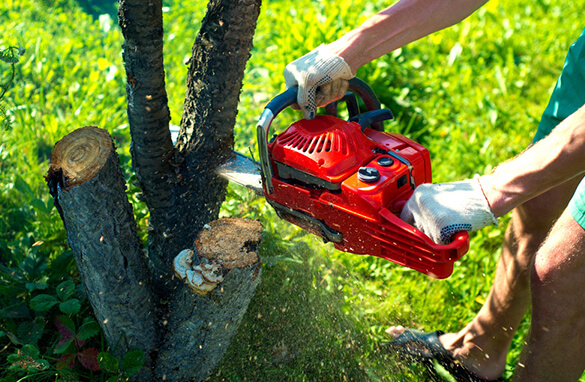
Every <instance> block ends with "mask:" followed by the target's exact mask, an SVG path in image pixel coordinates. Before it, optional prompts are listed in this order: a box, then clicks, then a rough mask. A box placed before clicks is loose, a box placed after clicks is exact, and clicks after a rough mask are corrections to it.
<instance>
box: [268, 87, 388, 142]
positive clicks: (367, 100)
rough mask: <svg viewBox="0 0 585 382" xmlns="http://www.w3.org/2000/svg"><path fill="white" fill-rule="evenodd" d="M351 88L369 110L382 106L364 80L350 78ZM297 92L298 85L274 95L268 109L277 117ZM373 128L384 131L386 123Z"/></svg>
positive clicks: (375, 124) (294, 97)
mask: <svg viewBox="0 0 585 382" xmlns="http://www.w3.org/2000/svg"><path fill="white" fill-rule="evenodd" d="M349 90H350V91H352V92H353V93H355V94H357V95H358V96H359V97H360V98H361V100H362V101H363V102H364V105H365V106H366V109H368V111H372V110H378V109H380V108H381V107H382V106H381V104H380V101H379V100H378V97H377V96H376V94H375V93H374V91H373V90H372V89H371V88H370V87H369V86H368V84H366V83H365V82H364V81H363V80H361V79H359V78H357V77H354V78H352V79H351V80H349ZM297 94H298V86H293V87H290V88H288V89H287V90H286V91H285V92H284V93H281V94H279V95H277V96H276V97H274V99H273V100H272V101H270V102H269V103H268V105H266V109H268V110H270V111H271V112H272V115H273V117H276V115H277V114H278V113H280V112H281V111H283V110H284V109H286V108H287V107H289V106H291V105H294V104H295V103H296V102H297ZM372 128H373V129H374V130H378V131H384V125H383V123H382V122H381V121H378V122H374V123H372Z"/></svg>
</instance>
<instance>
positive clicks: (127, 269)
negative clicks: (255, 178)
mask: <svg viewBox="0 0 585 382" xmlns="http://www.w3.org/2000/svg"><path fill="white" fill-rule="evenodd" d="M260 3H261V1H260V0H239V1H232V0H210V1H209V4H208V10H207V15H206V17H205V19H204V20H203V22H202V27H201V30H200V32H199V34H198V36H197V39H196V41H195V43H194V45H193V53H192V57H191V61H190V63H191V65H190V68H189V74H188V78H187V94H186V100H185V107H184V110H183V116H182V120H181V131H180V134H179V141H178V143H177V146H176V148H173V145H172V142H171V137H170V132H169V128H168V123H169V120H170V113H169V110H168V106H167V95H166V91H165V84H164V67H163V53H162V52H163V45H162V41H163V40H162V36H163V27H162V26H163V24H162V0H149V1H144V0H120V5H119V23H120V26H121V28H122V32H123V35H124V39H125V42H124V45H123V58H124V64H125V68H126V75H127V84H126V93H127V102H128V121H129V124H130V132H131V135H132V144H131V154H132V163H133V168H134V171H135V172H136V175H137V178H138V180H139V185H140V187H141V189H142V191H143V194H144V196H145V200H146V204H147V206H148V209H149V211H150V220H149V239H148V240H149V242H148V250H147V251H146V257H145V256H144V254H143V252H142V249H141V247H140V241H139V239H138V236H137V235H136V225H135V222H134V219H133V215H132V208H131V206H130V204H129V203H128V200H127V198H126V195H125V183H124V178H123V176H122V172H121V170H120V168H119V164H118V161H117V155H116V153H115V149H114V145H113V143H112V141H111V138H110V137H109V135H108V134H107V132H105V131H104V130H100V129H97V128H83V129H80V130H78V131H75V132H74V133H71V134H70V135H68V136H67V137H65V138H64V139H63V140H61V141H60V142H59V143H58V144H57V145H56V147H55V151H54V153H53V155H54V157H53V158H52V164H51V168H50V170H49V175H48V176H47V181H48V183H49V187H50V190H51V194H52V195H53V197H54V200H55V204H56V205H57V208H58V210H59V213H60V214H61V217H62V219H63V222H64V224H65V228H66V229H67V236H68V242H69V243H70V245H71V248H72V249H73V252H74V253H75V256H76V259H77V263H78V266H79V268H80V273H81V277H82V281H83V283H84V286H85V288H86V290H87V294H88V298H89V300H90V302H91V304H92V307H93V309H94V313H95V315H96V317H97V318H98V321H99V322H100V324H101V325H102V328H103V330H104V333H105V335H106V340H107V341H108V345H109V346H110V347H112V348H114V347H115V348H116V354H117V355H118V357H121V356H122V355H123V353H124V352H125V350H127V349H129V348H132V347H136V348H140V349H142V350H143V351H144V352H145V356H146V365H145V366H146V367H145V368H144V369H143V370H142V371H141V374H140V375H139V376H138V377H137V378H136V379H137V380H139V381H141V382H149V381H151V380H154V378H155V377H153V375H156V380H159V379H163V378H164V379H165V380H168V381H188V380H202V379H204V378H206V376H208V375H209V374H210V373H211V371H212V370H213V368H214V367H215V366H216V365H217V363H218V362H219V360H220V359H221V357H222V356H223V354H224V352H225V349H226V348H227V346H228V345H229V343H230V341H231V339H232V337H233V335H234V334H235V332H236V329H237V327H238V325H239V323H240V320H241V318H242V316H243V314H244V312H245V310H246V308H247V306H248V303H249V302H250V300H251V298H252V296H253V295H254V293H255V289H256V286H257V285H258V283H259V281H260V277H259V276H260V263H259V260H258V257H257V255H255V256H251V255H250V254H251V252H254V251H253V250H251V249H250V248H251V247H254V246H256V245H257V244H258V242H259V240H260V238H259V232H260V231H261V229H260V228H258V226H256V228H255V229H250V230H249V231H246V230H242V229H239V230H236V231H234V232H232V234H231V235H232V236H233V237H232V240H231V241H232V242H233V243H235V244H237V245H236V247H238V246H239V249H237V248H232V249H231V250H230V251H232V252H230V251H227V252H222V255H221V256H219V255H218V254H217V253H214V251H206V250H203V251H201V248H198V249H197V251H196V252H197V253H195V248H193V243H194V241H195V238H196V237H197V236H198V234H199V232H201V230H202V228H203V227H204V225H205V224H206V223H208V222H210V221H214V220H215V219H217V216H218V213H219V208H220V205H221V203H222V202H223V200H224V197H225V188H226V185H227V183H226V182H225V181H223V180H221V179H219V177H217V176H216V175H215V172H214V169H215V167H216V166H217V165H219V164H220V163H221V162H222V161H223V159H225V158H227V157H228V156H229V155H230V153H231V150H232V147H233V141H234V137H233V127H234V125H235V118H236V114H237V104H238V100H239V92H240V89H241V86H242V79H243V76H244V69H245V65H246V62H247V60H248V59H249V57H250V51H251V49H252V38H253V34H254V30H255V28H256V20H257V18H258V15H259V12H260ZM78 141H85V142H86V143H84V144H82V143H81V142H78ZM96 141H97V142H100V143H99V145H98V147H99V149H97V151H96V149H95V148H92V147H93V145H94V143H95V142H96ZM84 145H87V146H88V147H89V148H92V149H91V150H89V149H86V148H80V147H85V146H84ZM67 147H72V148H67ZM64 153H67V155H65V154H64ZM88 153H91V155H90V158H91V159H86V160H85V162H84V163H86V164H87V165H83V166H82V165H81V164H78V163H77V162H79V159H80V157H83V156H85V155H87V154H88ZM67 158H68V159H67ZM79 163H81V162H79ZM81 170H83V171H81ZM237 221H238V220H237V219H236V220H234V221H233V222H231V223H230V224H232V226H234V227H238V224H239V223H236V222H237ZM215 224H219V226H221V227H224V224H226V221H225V220H222V221H221V223H210V225H209V226H210V227H214V226H215ZM248 224H250V223H248ZM232 228H233V227H232ZM224 229H227V228H225V227H224ZM207 231H209V230H204V232H203V233H202V236H205V233H206V232H207ZM212 231H213V230H212ZM253 232H255V234H254V233H253ZM252 236H254V237H255V239H254V240H252V239H251V237H252ZM236 238H238V240H236ZM198 243H200V244H201V243H205V239H202V240H199V241H198ZM210 246H211V247H213V245H210ZM208 247H209V245H208ZM185 249H187V250H191V251H193V258H192V260H191V262H190V266H192V267H193V269H190V270H188V272H187V271H185V276H186V275H187V273H188V274H189V275H190V276H189V277H191V278H192V280H191V281H194V282H195V284H197V282H198V280H200V279H201V277H203V276H194V275H195V273H197V272H199V270H202V272H204V273H205V272H207V273H208V274H207V276H208V277H209V278H210V279H214V280H215V279H217V278H218V277H219V278H221V281H218V283H217V284H218V286H217V288H216V289H214V290H212V291H209V292H208V293H207V294H206V295H202V294H199V292H201V291H200V290H199V289H198V288H194V289H193V288H190V287H188V286H186V285H185V284H183V283H181V282H180V277H175V276H173V267H172V264H173V258H174V257H175V256H176V255H177V254H179V253H180V252H181V253H184V252H182V251H183V250H185ZM234 251H235V252H234ZM210 253H211V254H210ZM206 256H207V257H206ZM225 256H227V257H225ZM250 257H253V258H254V259H255V260H254V261H252V262H250V261H248V262H245V264H244V263H241V262H239V263H238V262H236V263H237V264H235V265H234V264H231V262H230V261H228V259H231V258H234V259H236V260H237V259H240V258H248V259H249V258H250ZM240 260H241V259H240ZM229 264H231V265H229ZM212 271H213V272H212ZM209 272H211V273H212V274H211V273H209ZM216 273H217V274H216ZM181 275H183V274H182V273H181ZM220 276H221V277H220ZM198 277H199V278H198ZM201 280H202V279H201ZM216 281H217V280H216ZM212 284H213V283H212ZM202 285H203V284H202ZM211 287H212V286H211V285H208V284H207V283H206V284H205V285H204V286H203V288H204V289H205V290H207V289H209V288H211Z"/></svg>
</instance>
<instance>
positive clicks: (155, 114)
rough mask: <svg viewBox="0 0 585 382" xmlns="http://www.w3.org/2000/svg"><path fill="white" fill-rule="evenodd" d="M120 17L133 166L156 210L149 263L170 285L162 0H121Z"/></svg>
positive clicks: (170, 182) (169, 151)
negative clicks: (163, 254) (146, 0)
mask: <svg viewBox="0 0 585 382" xmlns="http://www.w3.org/2000/svg"><path fill="white" fill-rule="evenodd" d="M118 17H119V24H120V27H121V28H122V33H123V35H124V45H123V59H124V67H125V69H126V79H127V82H126V99H127V103H128V107H127V111H128V124H129V125H130V134H131V136H132V145H131V147H130V153H131V155H132V167H133V169H134V171H135V173H136V177H137V178H138V183H139V186H140V188H141V189H142V193H143V196H144V199H145V201H146V205H147V206H148V209H149V211H150V219H149V229H150V234H149V237H148V240H149V251H148V252H147V255H148V258H149V262H148V265H149V269H150V271H151V275H152V276H151V277H152V278H153V279H154V280H163V281H164V282H163V284H166V283H167V282H169V280H170V277H169V276H170V275H172V273H171V269H170V267H169V264H168V263H167V262H165V261H164V260H165V259H164V257H162V256H161V255H160V253H162V252H164V251H163V250H162V249H163V248H167V247H168V246H169V243H168V241H169V240H170V238H172V237H173V235H172V231H173V229H174V226H175V225H176V220H177V218H178V217H177V216H176V214H177V211H176V209H175V207H174V206H175V193H174V183H175V182H176V174H175V173H174V171H173V166H172V157H173V143H172V141H171V134H170V131H169V121H170V111H169V109H168V100H167V93H166V89H165V72H164V66H163V19H162V0H151V1H148V2H145V1H143V0H120V2H119V7H118ZM150 248H151V249H150ZM171 252H173V253H177V249H176V248H175V251H173V250H171ZM169 289H170V287H169ZM165 292H168V290H166V291H165ZM163 294H164V293H163Z"/></svg>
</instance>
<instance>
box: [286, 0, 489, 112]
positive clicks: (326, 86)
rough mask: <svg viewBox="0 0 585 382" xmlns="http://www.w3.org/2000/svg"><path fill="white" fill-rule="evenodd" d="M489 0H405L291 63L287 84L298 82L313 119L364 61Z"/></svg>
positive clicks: (302, 102)
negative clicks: (320, 107)
mask: <svg viewBox="0 0 585 382" xmlns="http://www.w3.org/2000/svg"><path fill="white" fill-rule="evenodd" d="M486 1H487V0H401V1H400V2H398V3H396V4H394V5H392V6H390V7H388V8H386V9H385V10H383V11H382V12H380V13H378V14H377V15H375V16H373V17H372V18H370V19H369V20H367V21H366V22H364V23H363V24H362V25H360V26H359V27H357V28H356V29H354V30H352V31H351V32H349V33H347V34H346V35H344V36H343V37H341V38H340V39H338V40H337V41H335V42H333V43H331V44H328V45H321V46H319V47H317V48H315V49H314V50H312V51H311V52H309V53H308V54H306V55H305V56H303V57H301V58H299V59H297V60H295V61H293V62H291V63H290V64H288V65H287V67H286V69H285V72H284V75H285V80H286V86H287V88H289V87H291V86H297V85H298V86H299V92H298V105H299V106H300V109H301V110H302V111H303V115H304V117H305V118H307V119H311V118H313V116H314V115H315V111H316V108H317V106H323V105H324V104H327V103H329V102H331V101H333V100H335V99H337V98H340V97H342V96H343V94H345V90H346V89H347V80H349V79H351V78H352V77H353V76H354V75H355V73H356V71H357V69H358V68H359V67H361V66H363V65H365V64H366V63H368V62H370V61H372V60H374V59H376V58H378V57H380V56H383V55H384V54H386V53H390V52H392V51H393V50H395V49H397V48H400V47H402V46H404V45H406V44H408V43H409V42H412V41H415V40H418V39H420V38H422V37H424V36H426V35H428V34H430V33H433V32H436V31H438V30H440V29H443V28H446V27H448V26H451V25H453V24H455V23H457V22H459V21H461V20H463V19H464V18H466V17H467V16H469V15H470V14H472V13H473V12H474V11H475V10H477V9H478V8H479V7H481V6H482V5H483V4H484V3H485V2H486ZM320 87H321V88H320ZM318 89H320V91H318Z"/></svg>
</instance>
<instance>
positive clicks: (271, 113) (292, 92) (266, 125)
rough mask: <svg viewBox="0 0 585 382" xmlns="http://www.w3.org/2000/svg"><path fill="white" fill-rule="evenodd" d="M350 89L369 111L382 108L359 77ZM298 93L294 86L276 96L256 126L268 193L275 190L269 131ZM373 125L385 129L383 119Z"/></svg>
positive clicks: (261, 163) (294, 101)
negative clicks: (269, 152) (269, 148)
mask: <svg viewBox="0 0 585 382" xmlns="http://www.w3.org/2000/svg"><path fill="white" fill-rule="evenodd" d="M349 90H350V91H352V92H354V93H355V94H357V95H358V96H359V97H360V98H361V99H362V101H363V102H364V104H365V105H366V108H367V109H368V111H373V110H379V109H380V108H381V104H380V101H379V100H378V97H376V94H375V93H374V91H373V90H372V89H371V88H370V87H369V86H368V84H366V83H365V82H364V81H362V80H360V79H359V78H357V77H354V78H352V79H351V80H349ZM297 95H298V86H293V87H290V88H288V89H287V90H286V91H285V92H284V93H281V94H279V95H277V96H276V97H274V99H273V100H272V101H270V102H269V103H268V105H266V108H265V109H264V111H263V112H262V115H261V116H260V120H259V121H258V125H257V127H256V133H257V139H258V151H259V152H260V167H261V168H262V178H263V181H264V184H265V185H266V192H267V193H268V194H272V193H273V192H274V187H273V185H272V177H273V175H274V174H273V171H272V167H271V166H270V161H269V157H268V156H269V154H268V132H269V131H270V125H271V124H272V121H273V120H274V118H275V117H276V115H278V113H280V112H281V111H283V110H284V109H286V108H287V107H289V106H291V105H293V104H295V103H296V102H297ZM371 126H372V128H373V129H375V130H378V131H384V124H383V121H381V120H373V121H372V124H371Z"/></svg>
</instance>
